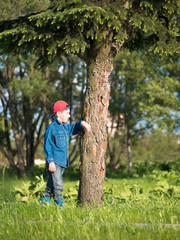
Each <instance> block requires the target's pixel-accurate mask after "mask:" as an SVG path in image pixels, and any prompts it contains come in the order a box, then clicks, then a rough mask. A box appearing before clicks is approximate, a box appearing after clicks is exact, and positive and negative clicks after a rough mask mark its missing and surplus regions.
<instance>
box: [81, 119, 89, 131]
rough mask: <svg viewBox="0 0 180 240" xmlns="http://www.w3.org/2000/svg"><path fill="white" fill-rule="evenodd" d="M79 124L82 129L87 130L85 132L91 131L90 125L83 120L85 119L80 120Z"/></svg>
mask: <svg viewBox="0 0 180 240" xmlns="http://www.w3.org/2000/svg"><path fill="white" fill-rule="evenodd" d="M81 125H82V126H83V128H84V130H85V131H87V132H90V131H91V126H90V124H89V123H87V122H85V121H82V122H81Z"/></svg>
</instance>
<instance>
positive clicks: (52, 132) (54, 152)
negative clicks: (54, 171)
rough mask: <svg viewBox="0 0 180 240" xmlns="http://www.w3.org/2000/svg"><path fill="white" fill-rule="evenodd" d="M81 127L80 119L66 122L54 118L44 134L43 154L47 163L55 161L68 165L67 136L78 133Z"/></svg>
mask: <svg viewBox="0 0 180 240" xmlns="http://www.w3.org/2000/svg"><path fill="white" fill-rule="evenodd" d="M82 129H83V127H82V126H81V121H79V122H77V123H75V124H72V123H69V124H67V123H61V122H60V121H59V120H58V119H56V118H54V119H53V121H52V123H51V124H49V126H48V127H47V128H46V132H45V135H44V154H45V157H46V161H47V163H50V162H55V163H57V164H59V165H60V166H62V167H67V166H69V161H68V145H69V136H72V135H76V134H78V133H79V132H80V131H81V130H82Z"/></svg>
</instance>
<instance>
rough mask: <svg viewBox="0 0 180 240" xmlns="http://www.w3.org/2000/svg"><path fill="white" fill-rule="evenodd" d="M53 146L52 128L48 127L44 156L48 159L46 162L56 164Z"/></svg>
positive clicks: (45, 136)
mask: <svg viewBox="0 0 180 240" xmlns="http://www.w3.org/2000/svg"><path fill="white" fill-rule="evenodd" d="M53 145H54V143H53V140H52V128H51V127H47V129H46V132H45V135H44V154H45V157H46V161H47V162H48V163H50V162H54V158H53V153H52V149H53Z"/></svg>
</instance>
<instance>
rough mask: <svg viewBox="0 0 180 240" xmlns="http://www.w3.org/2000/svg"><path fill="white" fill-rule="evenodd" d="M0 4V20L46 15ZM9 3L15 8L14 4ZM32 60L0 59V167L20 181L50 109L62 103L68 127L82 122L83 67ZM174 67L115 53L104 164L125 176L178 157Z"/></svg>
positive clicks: (178, 69) (38, 150)
mask: <svg viewBox="0 0 180 240" xmlns="http://www.w3.org/2000/svg"><path fill="white" fill-rule="evenodd" d="M43 2H44V4H43V7H42V4H41V1H29V2H28V1H24V0H22V1H17V2H16V1H14V2H13V6H16V8H12V3H11V2H10V1H9V2H7V3H6V4H5V3H4V2H3V1H2V3H1V6H2V7H1V20H5V19H12V18H14V15H13V14H15V13H16V14H18V15H22V14H25V13H27V12H30V11H33V9H36V10H38V9H39V10H43V9H46V8H47V6H48V4H49V2H48V1H43ZM14 3H16V4H14ZM36 61H37V57H36V56H35V55H33V54H29V53H28V54H27V53H24V55H23V54H21V55H19V54H18V55H12V54H9V55H1V57H0V101H1V104H0V111H1V118H0V150H1V160H0V162H1V165H6V166H9V167H12V168H14V169H16V171H17V173H18V174H19V176H24V175H25V174H26V173H27V172H28V171H29V169H31V168H32V167H33V166H34V160H35V159H37V158H38V159H44V155H43V134H44V132H45V128H46V126H47V125H48V124H49V120H48V118H47V117H48V115H49V113H50V112H51V106H52V103H53V102H55V101H57V100H58V99H63V100H65V101H67V102H68V103H69V104H70V106H71V108H70V110H71V115H72V118H71V120H70V121H72V122H75V121H77V120H78V119H81V117H82V109H83V102H84V94H85V91H86V80H87V76H86V72H87V70H86V63H85V61H83V60H82V59H80V58H78V57H77V56H75V55H62V56H61V57H60V60H58V61H53V63H52V64H49V65H48V66H46V67H45V68H43V69H42V68H40V67H38V66H36ZM179 65H180V63H179V57H178V56H176V55H175V56H168V57H164V58H161V57H160V56H159V55H158V54H154V53H152V52H149V51H146V50H143V49H140V50H136V51H135V50H134V51H130V50H128V49H126V48H124V49H123V50H121V51H120V52H119V54H118V55H117V56H116V58H115V61H114V70H113V72H112V74H111V95H110V105H109V116H108V127H107V135H108V148H107V153H106V164H107V165H109V166H110V168H111V169H115V170H117V169H118V168H119V167H120V166H121V165H122V163H124V164H125V165H127V167H128V170H129V174H132V173H133V162H142V161H169V160H170V161H171V160H176V159H177V158H178V156H179V151H180V150H179V141H180V140H179V96H180V91H179V90H180V81H179V80H180V79H179V78H180V66H179ZM79 147H80V142H79V138H78V137H77V136H76V137H74V138H72V139H71V141H70V164H78V161H79Z"/></svg>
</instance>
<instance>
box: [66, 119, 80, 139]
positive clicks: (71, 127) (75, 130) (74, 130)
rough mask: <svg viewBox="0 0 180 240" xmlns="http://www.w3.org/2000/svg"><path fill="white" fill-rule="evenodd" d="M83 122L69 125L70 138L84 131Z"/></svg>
mask: <svg viewBox="0 0 180 240" xmlns="http://www.w3.org/2000/svg"><path fill="white" fill-rule="evenodd" d="M81 122H82V120H81V121H79V122H77V123H75V124H72V123H70V124H68V132H69V136H72V135H76V134H78V133H80V132H81V131H82V130H83V127H82V125H81Z"/></svg>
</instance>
